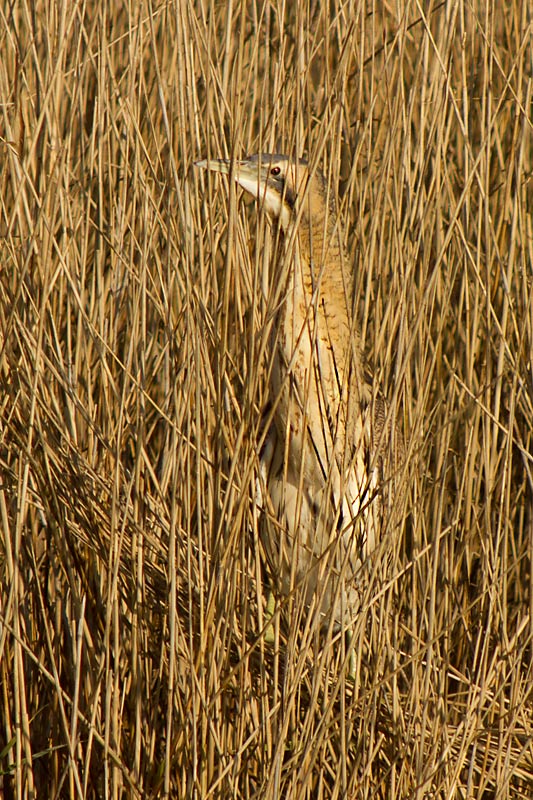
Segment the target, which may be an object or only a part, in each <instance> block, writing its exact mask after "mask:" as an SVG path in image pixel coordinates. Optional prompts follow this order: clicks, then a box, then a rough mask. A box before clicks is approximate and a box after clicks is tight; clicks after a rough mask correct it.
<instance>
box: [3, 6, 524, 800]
mask: <svg viewBox="0 0 533 800" xmlns="http://www.w3.org/2000/svg"><path fill="white" fill-rule="evenodd" d="M532 39H533V28H532V8H531V5H530V3H529V0H515V1H514V2H513V0H511V1H510V2H508V3H501V4H500V3H498V4H496V3H494V4H485V3H482V2H480V1H479V0H474V2H473V3H466V2H464V1H463V0H456V1H455V2H454V1H452V0H444V2H440V3H439V2H434V3H432V2H430V3H425V4H420V3H415V2H400V3H397V4H386V5H381V4H374V5H372V4H370V5H368V4H367V5H364V4H360V3H357V2H351V0H348V2H345V3H341V2H340V0H332V1H331V2H330V3H319V2H311V3H303V2H295V3H282V2H281V3H276V2H274V3H264V4H261V3H242V2H235V0H233V1H232V2H229V3H227V4H226V3H209V2H201V1H200V0H198V2H187V0H176V2H175V3H170V2H169V3H165V2H163V3H160V4H157V5H154V4H152V3H151V2H147V3H137V4H135V3H132V4H130V5H127V4H125V5H119V4H115V3H109V4H106V3H96V2H94V0H88V1H87V2H64V0H63V2H62V1H61V0H59V2H55V3H52V2H49V1H48V0H42V2H39V3H36V4H34V3H30V2H28V0H21V2H19V3H15V4H12V3H3V4H2V8H1V9H0V42H1V49H0V53H1V57H0V115H1V117H0V119H1V122H0V136H1V138H0V147H1V149H0V154H1V169H0V187H1V188H0V198H1V199H0V203H1V205H0V254H1V264H0V314H1V318H0V337H1V339H0V375H1V387H2V392H1V395H0V409H1V416H0V425H1V427H0V465H1V482H0V575H1V584H0V685H1V694H2V700H1V701H0V709H1V726H0V730H1V734H0V789H1V790H2V791H3V795H4V797H6V798H10V797H17V798H19V797H20V798H32V797H50V798H54V797H102V798H103V797H112V798H118V797H156V796H157V797H160V796H161V797H164V796H169V797H173V798H252V797H257V798H259V797H261V798H298V800H299V799H300V798H302V799H303V798H317V800H318V799H319V798H320V799H323V798H332V799H333V798H371V797H372V798H378V797H381V798H430V797H434V798H467V797H468V798H498V799H499V798H527V797H531V796H532V793H533V739H532V737H533V698H532V688H533V670H532V656H533V653H532V650H533V638H532V634H533V618H532V612H533V607H532V605H533V595H532V580H531V560H532V555H533V552H532V551H533V513H532V505H533V502H532V497H533V490H532V484H533V480H532V475H533V266H532V265H533V181H532V169H533V120H532V110H531V109H532V89H533V42H532ZM276 150H277V151H280V150H281V151H285V152H291V153H306V154H308V155H309V157H310V158H312V159H314V160H315V161H317V162H318V163H320V165H321V168H322V170H323V171H324V172H325V173H326V174H327V175H328V177H329V179H330V181H331V184H332V186H333V187H334V189H335V192H336V193H337V194H338V197H339V207H340V213H341V216H342V219H343V222H344V229H345V236H346V241H347V245H348V248H349V253H350V258H351V259H352V260H353V265H354V269H355V271H356V276H357V308H358V315H359V316H358V319H359V322H360V326H361V330H362V334H363V338H364V341H365V347H366V350H367V352H368V354H369V358H370V361H371V362H372V364H373V365H374V370H375V373H376V375H377V376H378V379H379V381H380V383H381V385H382V386H383V388H384V391H385V393H386V395H387V396H388V398H389V400H390V402H391V404H393V405H394V406H395V407H396V408H397V409H398V413H399V414H400V415H401V417H402V419H403V422H404V427H405V430H406V434H407V441H408V453H409V457H408V470H407V473H408V474H407V475H406V476H405V478H406V490H405V498H406V501H407V502H408V512H409V513H408V515H407V518H406V521H405V525H404V532H403V534H402V535H401V536H398V535H396V536H394V537H391V539H390V540H388V541H387V542H386V543H385V545H384V549H385V550H386V551H387V553H388V555H389V557H390V564H391V569H390V575H391V578H390V580H389V581H388V582H386V583H384V582H383V581H380V580H379V577H378V575H379V573H378V571H376V573H375V577H374V581H373V583H372V586H371V589H370V591H369V592H368V594H367V596H366V598H365V606H364V609H363V612H362V614H361V619H360V620H358V622H357V623H356V629H355V636H354V647H355V655H356V659H357V678H356V681H355V683H350V681H349V680H348V679H347V677H346V674H347V669H346V655H347V654H346V653H345V652H344V647H343V643H342V642H339V641H338V640H337V641H335V639H334V637H333V636H330V637H324V636H319V635H318V634H317V632H316V630H315V629H314V627H313V626H312V625H311V624H310V623H309V620H306V619H305V618H303V619H302V620H301V621H300V624H293V625H287V624H286V620H285V621H283V620H282V621H281V622H279V621H277V622H276V635H277V641H276V646H275V647H274V648H272V647H269V646H268V645H266V644H265V642H264V637H263V636H262V626H263V625H264V616H263V614H264V594H265V591H266V583H265V575H264V574H263V571H262V570H263V567H262V561H261V554H260V552H259V543H258V538H257V514H256V512H255V511H254V507H253V503H252V502H251V498H252V495H253V482H254V475H255V472H256V468H257V441H258V436H259V424H260V410H261V408H262V406H263V404H264V401H265V399H266V393H267V388H266V384H265V375H264V336H263V334H264V331H265V325H266V321H265V316H264V315H265V309H266V306H267V299H268V298H266V297H265V293H264V291H263V289H264V286H265V283H266V281H265V275H266V274H267V271H268V265H269V258H270V239H269V231H268V226H267V225H266V223H265V220H264V219H263V218H262V217H261V216H258V215H257V214H256V212H255V208H254V206H253V204H251V203H249V202H248V201H246V200H245V201H243V200H242V198H241V196H240V193H239V192H237V191H236V189H235V188H234V187H229V186H228V184H227V182H225V181H223V180H220V179H214V178H213V176H207V177H206V176H205V175H202V174H199V173H197V172H196V171H194V170H193V169H192V167H191V165H192V162H193V160H194V159H196V158H200V157H205V156H206V155H217V156H218V155H223V156H224V155H228V154H236V155H241V154H244V153H247V152H257V151H276ZM278 622H279V624H278Z"/></svg>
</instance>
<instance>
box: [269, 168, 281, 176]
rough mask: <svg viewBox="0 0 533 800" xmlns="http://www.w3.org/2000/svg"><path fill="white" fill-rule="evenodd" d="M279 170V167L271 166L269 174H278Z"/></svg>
mask: <svg viewBox="0 0 533 800" xmlns="http://www.w3.org/2000/svg"><path fill="white" fill-rule="evenodd" d="M280 172H281V168H280V167H272V169H271V170H270V174H271V175H279V173H280Z"/></svg>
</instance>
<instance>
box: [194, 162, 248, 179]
mask: <svg viewBox="0 0 533 800" xmlns="http://www.w3.org/2000/svg"><path fill="white" fill-rule="evenodd" d="M236 163H238V162H236ZM194 166H195V167H199V168H200V169H208V170H210V171H211V172H222V174H223V175H229V171H230V167H231V161H230V160H229V158H210V159H207V158H206V159H204V161H195V162H194Z"/></svg>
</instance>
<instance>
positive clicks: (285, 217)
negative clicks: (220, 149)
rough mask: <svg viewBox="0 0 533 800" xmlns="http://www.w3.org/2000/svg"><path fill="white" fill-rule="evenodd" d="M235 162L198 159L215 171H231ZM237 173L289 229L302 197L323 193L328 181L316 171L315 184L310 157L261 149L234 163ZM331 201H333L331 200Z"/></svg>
mask: <svg viewBox="0 0 533 800" xmlns="http://www.w3.org/2000/svg"><path fill="white" fill-rule="evenodd" d="M231 165H232V162H231V161H230V160H229V159H225V158H216V159H209V160H205V161H197V162H196V166H197V167H202V168H204V169H209V170H211V171H212V172H222V173H223V174H224V175H229V174H230V171H231ZM233 177H234V178H235V180H236V181H237V183H238V184H239V185H240V186H242V188H243V189H244V190H245V191H247V192H249V193H250V194H251V195H253V196H254V197H256V198H257V199H258V200H259V202H260V204H261V206H262V207H263V209H264V210H265V211H266V212H267V214H268V215H269V217H270V218H271V219H274V220H279V222H280V224H281V227H282V228H283V229H284V230H285V231H286V230H287V229H288V227H289V225H290V222H291V219H292V218H293V217H294V216H295V214H297V213H298V201H299V199H301V198H302V197H306V196H307V197H310V198H312V197H313V195H314V194H316V193H317V192H318V194H319V195H320V196H321V197H323V196H324V189H325V186H324V184H325V181H324V179H323V177H322V176H321V175H320V174H319V173H316V174H315V176H314V178H313V184H315V185H314V186H311V187H309V188H308V189H306V187H307V186H308V184H309V179H310V173H309V166H308V163H307V161H305V159H303V158H291V157H290V156H284V155H272V154H270V153H261V154H258V155H254V156H248V157H247V158H243V159H241V160H240V161H235V162H234V164H233ZM330 205H331V204H330Z"/></svg>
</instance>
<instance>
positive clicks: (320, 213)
mask: <svg viewBox="0 0 533 800" xmlns="http://www.w3.org/2000/svg"><path fill="white" fill-rule="evenodd" d="M196 166H197V167H200V168H203V169H206V170H209V171H211V172H215V173H221V174H224V175H228V176H231V177H232V178H233V179H234V180H235V181H236V183H237V184H238V185H239V186H241V187H242V188H243V189H244V191H245V192H247V193H248V194H250V195H252V196H253V197H254V198H256V200H257V202H258V204H259V209H260V210H261V211H263V212H264V213H266V215H267V218H268V220H269V221H270V223H271V226H272V232H273V235H274V241H275V242H276V247H275V253H274V256H273V268H272V280H271V284H270V291H271V297H270V298H269V299H270V303H269V307H270V309H271V314H270V318H271V320H272V322H271V333H270V353H269V370H268V371H269V389H268V397H269V403H268V409H267V411H266V412H265V413H266V416H267V419H268V423H269V424H268V429H267V433H266V436H265V439H264V444H263V446H262V449H261V452H260V456H259V470H258V473H259V474H258V491H257V496H256V502H257V504H258V506H259V507H260V509H261V512H262V513H261V520H262V522H261V542H262V545H263V548H264V552H265V555H266V562H267V566H268V571H269V573H270V576H271V581H272V584H273V589H274V592H275V594H276V596H277V597H279V598H286V597H288V596H289V595H290V594H291V593H298V594H299V596H300V597H301V598H302V600H303V607H304V608H305V609H306V610H307V611H308V612H309V613H311V612H313V613H315V614H317V617H318V619H319V621H320V627H321V628H325V627H327V626H330V625H331V626H332V629H335V630H342V631H344V632H346V633H349V632H350V631H351V630H352V629H353V625H354V621H355V619H356V618H357V615H358V613H359V611H360V607H361V597H362V591H363V588H362V587H363V586H364V572H365V563H366V562H367V560H368V556H369V555H370V554H372V553H373V552H374V551H375V549H376V547H377V546H378V544H379V542H380V538H381V534H382V531H383V529H384V516H385V510H386V505H387V498H389V501H390V496H391V492H390V487H391V479H392V473H393V470H394V469H395V468H396V467H397V463H398V457H397V454H398V451H399V449H400V447H399V446H398V444H397V442H396V443H395V440H399V438H400V437H399V435H397V434H396V433H395V429H396V423H395V420H394V417H393V415H392V413H391V412H390V410H389V409H388V407H387V404H386V402H385V400H384V398H383V395H382V393H381V391H380V390H379V387H376V385H375V381H374V379H373V377H372V373H371V371H370V369H369V366H368V363H367V360H366V358H365V356H364V351H363V346H362V342H361V336H360V333H359V329H358V326H357V322H356V315H355V313H354V266H353V264H352V262H351V261H350V259H349V258H348V256H347V253H346V251H345V247H344V243H343V235H342V230H341V224H340V220H339V217H338V214H337V210H336V201H335V196H334V192H333V190H332V187H331V185H330V183H328V181H327V180H326V179H325V177H324V175H323V174H322V173H321V172H320V171H319V170H318V169H316V168H312V167H311V165H310V163H309V162H308V161H307V160H306V159H303V158H298V157H292V156H287V155H279V154H270V153H261V154H256V155H251V156H248V157H246V158H243V159H237V160H235V159H234V160H231V159H223V158H215V159H213V158H210V159H206V160H203V161H198V162H196ZM272 611H273V609H272V606H271V603H269V613H270V614H271V613H272ZM351 669H352V668H351Z"/></svg>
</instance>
